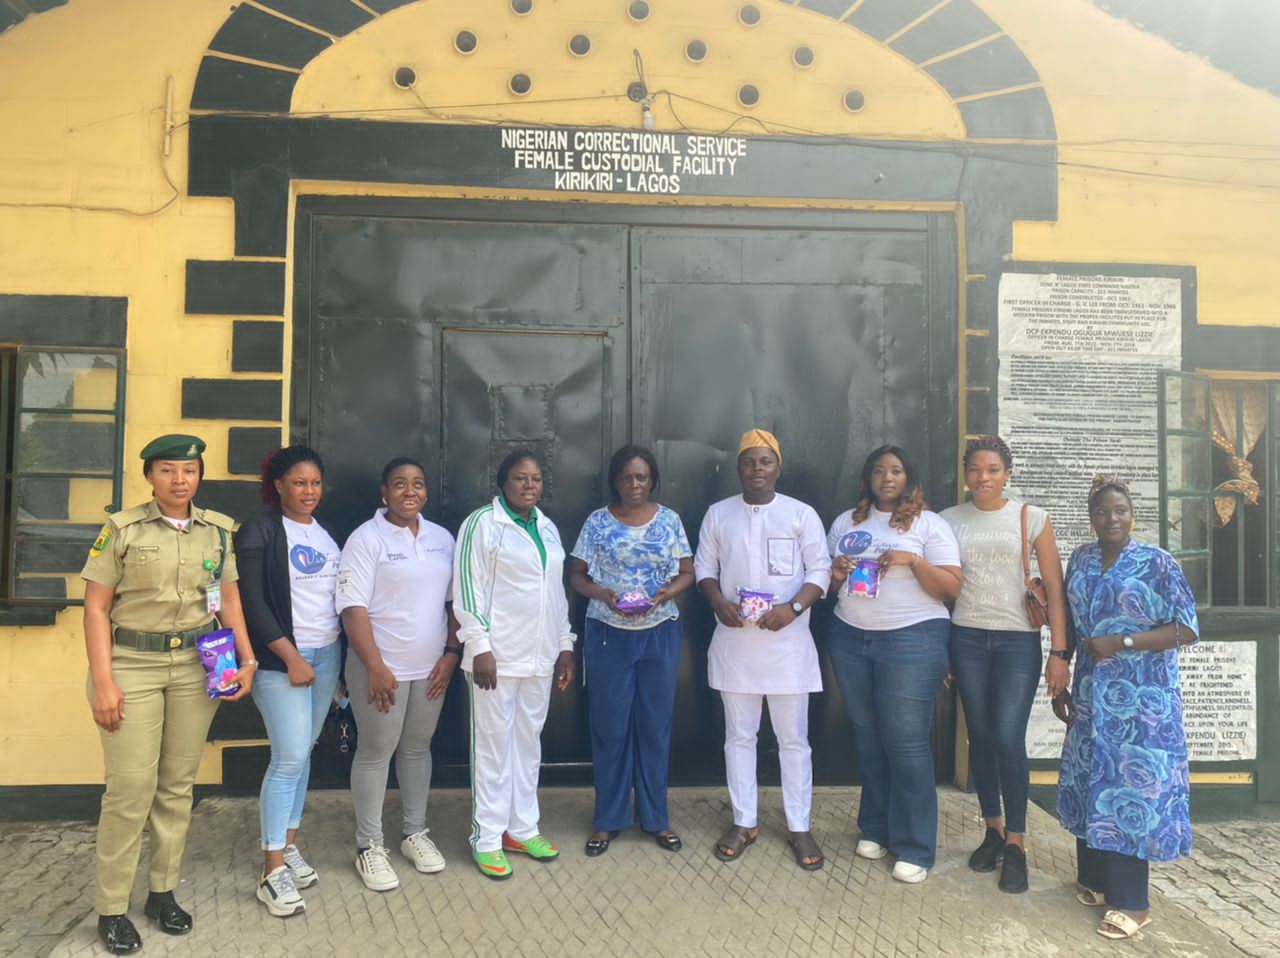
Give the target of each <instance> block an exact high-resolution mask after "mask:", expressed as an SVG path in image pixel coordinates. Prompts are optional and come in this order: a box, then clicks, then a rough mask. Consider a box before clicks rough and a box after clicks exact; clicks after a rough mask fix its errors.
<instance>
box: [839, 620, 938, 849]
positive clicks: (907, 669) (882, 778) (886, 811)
mask: <svg viewBox="0 0 1280 958" xmlns="http://www.w3.org/2000/svg"><path fill="white" fill-rule="evenodd" d="M950 625H951V623H950V621H948V620H947V619H929V620H927V621H925V622H917V623H916V624H915V625H909V626H906V627H905V628H901V629H889V630H885V631H870V630H864V629H856V628H854V627H853V626H851V625H848V624H847V623H845V622H842V621H841V620H840V619H832V620H831V642H830V651H831V664H832V666H833V667H834V668H835V673H836V681H837V682H838V683H839V685H840V694H841V695H842V696H843V697H844V707H845V711H847V712H848V713H849V720H850V721H851V722H853V732H854V741H855V743H856V744H857V749H858V767H859V769H860V770H861V772H862V803H861V804H860V805H859V806H858V828H860V829H861V830H862V837H863V838H865V839H868V840H870V841H873V842H875V843H877V844H879V845H884V846H885V847H887V848H888V849H889V852H890V854H892V855H893V856H894V857H895V858H897V859H898V860H899V861H904V862H907V863H909V864H912V865H919V866H920V867H921V868H931V867H932V866H933V861H934V857H935V856H936V854H937V850H938V793H937V789H936V786H935V784H934V779H933V755H932V753H931V752H930V750H929V726H930V724H931V723H932V721H933V703H934V699H935V698H936V697H937V694H938V689H940V688H941V687H942V680H943V679H944V678H945V677H946V674H947V632H948V630H949V628H950Z"/></svg>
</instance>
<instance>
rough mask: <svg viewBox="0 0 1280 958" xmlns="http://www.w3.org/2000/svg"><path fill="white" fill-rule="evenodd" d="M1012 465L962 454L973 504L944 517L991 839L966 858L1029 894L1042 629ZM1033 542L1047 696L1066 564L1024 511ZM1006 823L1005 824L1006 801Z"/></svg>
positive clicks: (996, 446)
mask: <svg viewBox="0 0 1280 958" xmlns="http://www.w3.org/2000/svg"><path fill="white" fill-rule="evenodd" d="M1012 474H1013V456H1012V454H1011V453H1010V452H1009V447H1008V446H1007V445H1005V443H1004V441H1003V440H1002V439H1000V438H999V437H998V436H981V437H979V438H977V439H974V440H971V441H970V442H969V444H968V446H967V447H966V448H965V452H964V481H965V485H966V486H967V487H968V489H969V495H970V501H969V502H965V503H962V504H960V505H958V506H952V507H951V508H950V509H946V510H944V511H943V513H942V518H943V519H945V520H946V521H947V522H949V523H950V524H951V527H952V529H953V530H954V531H955V534H956V539H957V541H958V542H959V544H960V566H961V568H962V569H963V570H964V586H963V587H962V588H961V590H960V597H959V598H958V599H957V600H956V604H955V609H954V610H953V612H952V614H951V669H952V672H953V674H954V675H955V681H956V686H957V688H958V689H959V691H960V701H961V702H962V703H963V704H964V714H965V721H966V722H967V724H968V727H969V764H970V768H971V769H972V772H973V779H974V786H975V787H976V789H977V792H978V801H979V802H980V804H981V806H982V815H983V818H985V819H986V824H987V833H986V837H985V838H984V840H983V842H982V844H981V846H979V847H978V849H977V850H976V851H975V852H974V853H973V854H972V855H971V856H970V858H969V867H970V868H972V869H973V870H974V871H979V872H990V871H995V869H996V866H997V865H999V864H1000V863H1001V860H1003V866H1002V868H1001V872H1000V889H1001V890H1002V891H1007V892H1022V891H1026V890H1027V859H1026V854H1025V852H1024V850H1023V835H1024V834H1025V832H1026V830H1027V791H1028V780H1029V777H1030V776H1029V771H1028V767H1027V746H1026V739H1027V719H1028V717H1029V716H1030V714H1031V704H1032V702H1033V701H1034V699H1035V694H1036V686H1037V685H1039V681H1040V661H1041V659H1040V630H1039V629H1036V628H1034V627H1033V626H1032V625H1031V622H1030V621H1029V620H1028V618H1027V613H1026V607H1025V605H1024V603H1023V595H1024V593H1025V591H1026V587H1025V582H1024V578H1023V572H1022V545H1021V541H1020V540H1021V514H1022V505H1023V504H1022V503H1020V502H1015V501H1011V500H1009V499H1006V498H1005V495H1004V490H1005V485H1006V484H1007V483H1008V482H1009V478H1010V476H1011V475H1012ZM1027 538H1028V540H1029V544H1030V549H1031V553H1032V554H1034V556H1035V558H1036V562H1037V564H1038V565H1039V567H1040V575H1041V576H1042V577H1043V578H1044V581H1045V587H1046V591H1047V592H1048V596H1049V631H1050V634H1051V638H1052V648H1053V651H1052V652H1051V653H1050V656H1049V661H1048V664H1047V665H1046V666H1045V670H1044V675H1045V682H1046V683H1047V685H1048V689H1049V694H1050V696H1053V695H1055V694H1056V693H1057V692H1058V691H1060V690H1061V689H1063V688H1065V687H1066V685H1067V682H1068V678H1069V676H1068V669H1067V660H1068V657H1069V655H1068V653H1067V651H1066V648H1067V620H1066V605H1065V602H1064V599H1063V590H1062V560H1061V559H1060V557H1059V556H1058V544H1057V542H1056V541H1055V539H1054V536H1053V523H1052V522H1050V521H1049V516H1048V514H1047V513H1046V512H1045V511H1044V510H1043V509H1040V508H1037V507H1036V506H1028V507H1027ZM1002 797H1003V799H1004V817H1003V819H1002V817H1001V808H1000V806H1001V798H1002Z"/></svg>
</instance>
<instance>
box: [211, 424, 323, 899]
mask: <svg viewBox="0 0 1280 958" xmlns="http://www.w3.org/2000/svg"><path fill="white" fill-rule="evenodd" d="M323 491H324V464H323V463H322V462H321V461H320V456H319V455H318V454H317V453H316V452H315V451H314V450H312V449H308V448H307V447H306V446H288V447H286V448H284V449H281V450H279V451H278V452H276V453H274V454H272V455H271V456H270V457H268V458H267V460H266V461H265V462H264V463H263V467H262V499H263V501H264V502H265V503H266V504H267V507H268V511H267V512H266V513H265V514H263V515H260V516H256V517H255V518H253V519H250V520H249V521H248V522H246V523H245V524H244V525H243V526H241V528H240V531H239V532H237V533H236V553H237V556H238V562H239V565H240V577H241V585H240V589H241V596H242V601H243V603H244V612H245V622H246V624H247V625H248V627H249V640H250V641H251V642H252V643H253V651H254V654H255V655H256V656H257V658H258V662H259V668H260V672H259V678H258V681H257V682H255V683H254V688H255V692H254V696H253V701H254V703H255V704H256V705H257V706H258V711H259V712H261V713H262V721H263V724H264V725H266V729H267V738H268V739H270V741H271V763H270V764H269V765H268V766H267V773H266V775H265V776H264V777H263V779H262V792H261V797H260V801H259V808H260V816H261V820H262V849H263V852H264V854H265V859H264V862H263V869H262V877H261V879H260V880H259V882H258V891H257V895H258V900H259V901H261V902H262V903H263V904H264V905H265V906H266V908H267V911H268V912H270V913H271V914H272V915H275V916H277V917H280V918H283V917H286V916H288V915H293V914H296V913H298V912H300V911H302V910H303V908H305V907H306V906H305V903H304V902H303V900H302V896H301V895H300V894H299V893H298V889H300V888H307V887H308V886H310V885H314V884H315V883H316V882H317V881H318V880H319V876H318V875H317V874H316V870H315V869H314V868H312V867H311V866H310V865H308V864H307V862H306V860H305V859H303V857H302V855H301V854H300V853H299V851H298V847H297V844H296V842H297V836H298V826H299V824H300V823H301V820H302V805H303V802H304V801H305V800H306V795H307V780H308V778H309V777H310V772H311V750H312V747H313V746H314V745H315V743H316V739H317V738H318V737H319V735H320V729H321V727H322V726H323V724H324V719H325V716H326V715H327V714H328V712H329V703H330V701H331V700H332V698H333V693H334V689H335V688H336V687H337V683H338V672H339V669H340V667H341V658H342V653H341V647H340V646H339V644H338V632H339V628H340V627H339V622H338V615H337V612H336V611H335V610H334V601H333V598H334V591H335V589H336V587H337V582H338V564H339V559H340V558H341V551H340V550H339V549H338V545H337V543H335V542H334V541H333V539H332V537H330V535H329V533H327V532H325V530H324V529H323V528H322V527H321V526H320V523H318V522H316V521H315V519H314V518H313V516H312V514H313V513H314V512H315V509H316V506H317V505H319V503H320V496H321V493H322V492H323Z"/></svg>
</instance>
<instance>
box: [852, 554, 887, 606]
mask: <svg viewBox="0 0 1280 958" xmlns="http://www.w3.org/2000/svg"><path fill="white" fill-rule="evenodd" d="M849 594H850V595H856V596H858V597H859V598H862V599H874V598H875V597H876V596H877V595H879V594H880V563H879V562H878V561H877V560H875V559H859V560H858V561H857V562H855V563H854V564H853V568H852V569H850V570H849Z"/></svg>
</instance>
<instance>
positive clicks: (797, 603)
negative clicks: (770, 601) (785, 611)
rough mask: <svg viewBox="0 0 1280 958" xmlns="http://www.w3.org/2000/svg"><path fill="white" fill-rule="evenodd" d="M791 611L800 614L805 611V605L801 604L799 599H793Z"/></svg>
mask: <svg viewBox="0 0 1280 958" xmlns="http://www.w3.org/2000/svg"><path fill="white" fill-rule="evenodd" d="M791 611H792V612H794V613H795V614H796V615H800V613H802V612H804V606H803V605H801V604H800V600H799V599H792V600H791Z"/></svg>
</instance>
